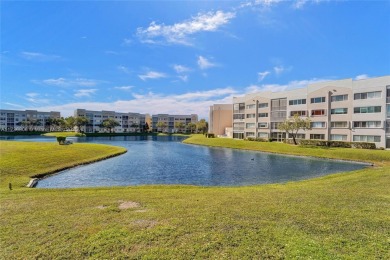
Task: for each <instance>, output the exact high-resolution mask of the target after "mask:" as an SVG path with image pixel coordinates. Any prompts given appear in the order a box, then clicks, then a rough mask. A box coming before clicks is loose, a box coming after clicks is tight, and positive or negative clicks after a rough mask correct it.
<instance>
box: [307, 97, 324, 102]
mask: <svg viewBox="0 0 390 260" xmlns="http://www.w3.org/2000/svg"><path fill="white" fill-rule="evenodd" d="M324 102H325V97H315V98H311V99H310V103H324Z"/></svg>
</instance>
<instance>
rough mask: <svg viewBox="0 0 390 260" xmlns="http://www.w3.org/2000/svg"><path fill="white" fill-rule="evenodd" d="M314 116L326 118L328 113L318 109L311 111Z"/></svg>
mask: <svg viewBox="0 0 390 260" xmlns="http://www.w3.org/2000/svg"><path fill="white" fill-rule="evenodd" d="M311 115H312V116H325V115H326V112H325V109H316V110H312V111H311Z"/></svg>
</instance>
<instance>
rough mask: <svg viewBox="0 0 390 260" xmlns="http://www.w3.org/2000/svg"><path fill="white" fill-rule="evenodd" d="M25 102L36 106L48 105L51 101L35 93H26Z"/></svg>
mask: <svg viewBox="0 0 390 260" xmlns="http://www.w3.org/2000/svg"><path fill="white" fill-rule="evenodd" d="M25 100H27V101H28V102H31V103H34V104H48V103H50V100H49V99H47V98H42V97H40V94H38V93H34V92H30V93H26V97H25Z"/></svg>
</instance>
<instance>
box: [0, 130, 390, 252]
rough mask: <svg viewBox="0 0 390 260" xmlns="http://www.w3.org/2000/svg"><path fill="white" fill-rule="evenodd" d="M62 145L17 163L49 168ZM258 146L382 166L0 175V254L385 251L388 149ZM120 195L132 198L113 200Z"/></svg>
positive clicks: (11, 152)
mask: <svg viewBox="0 0 390 260" xmlns="http://www.w3.org/2000/svg"><path fill="white" fill-rule="evenodd" d="M187 140H188V139H187ZM188 141H190V142H193V143H194V142H195V141H196V142H202V144H203V145H214V146H217V145H218V146H223V145H226V146H228V145H230V146H233V144H235V146H236V147H235V148H241V149H242V148H248V149H255V148H254V147H252V146H250V147H246V145H254V144H256V142H245V141H237V140H230V141H227V140H225V139H218V138H216V139H206V138H204V137H202V136H194V137H193V138H190V139H189V140H188ZM188 141H187V142H188ZM230 142H232V143H230ZM234 142H236V143H234ZM4 143H11V142H0V148H1V150H0V152H1V153H0V155H1V156H0V159H1V160H2V158H3V155H4V153H7V154H8V156H9V158H14V157H19V156H23V154H22V152H21V150H22V149H19V148H17V146H13V147H8V148H7V149H3V148H4V147H5V146H4V145H3V144H4ZM12 143H13V142H12ZM39 145H41V144H39ZM257 145H260V144H259V143H257ZM69 147H76V144H74V145H70V146H65V147H63V146H60V145H58V144H55V146H54V147H53V149H59V150H51V152H49V153H48V154H46V155H45V156H46V159H45V162H47V163H48V164H46V163H44V164H43V165H41V164H42V161H40V160H38V161H35V160H27V161H23V164H26V167H27V168H29V169H36V168H39V169H38V172H45V171H46V172H47V171H48V169H47V168H46V167H49V166H50V165H49V164H50V161H51V160H58V158H57V156H56V154H57V153H58V152H63V150H62V148H69ZM256 147H257V148H256V149H257V150H261V149H265V150H268V151H273V152H280V151H281V152H285V153H287V152H288V150H289V149H290V150H291V151H292V152H293V153H298V152H306V155H308V154H317V153H318V151H320V152H325V153H326V154H323V156H326V155H330V154H331V153H330V152H329V151H335V152H336V153H337V152H338V151H337V150H338V149H340V150H342V151H345V152H346V154H347V155H346V156H345V157H348V155H351V156H352V158H349V159H356V158H358V157H361V158H363V159H364V157H365V156H364V155H365V154H366V153H368V157H367V160H369V161H371V162H374V163H375V164H377V165H382V167H374V168H369V169H364V170H359V171H354V172H349V173H342V174H334V175H329V176H325V177H321V178H317V179H311V180H306V181H300V182H291V183H286V184H273V185H259V186H252V187H230V188H228V187H226V188H222V187H208V188H204V187H190V186H145V187H110V188H88V189H27V188H22V187H16V188H15V189H13V190H8V187H6V184H7V182H6V181H3V180H2V181H1V182H0V184H1V187H2V188H1V189H0V204H1V212H0V214H1V217H0V248H1V250H0V258H1V259H26V258H27V259H28V258H34V259H35V258H44V259H55V258H66V259H85V258H92V259H108V258H109V259H112V258H117V259H122V258H132V259H135V258H148V259H194V258H195V259H205V258H214V259H220V258H231V259H267V258H276V259H283V258H293V259H296V258H301V259H307V258H312V259H343V258H348V259H364V258H368V259H371V258H378V259H389V258H390V244H389V241H388V239H389V237H388V235H389V233H390V219H389V216H390V207H388V205H389V204H390V190H389V189H388V185H389V183H390V160H389V159H388V157H387V154H388V153H389V151H368V150H358V149H355V150H353V151H352V149H341V148H338V149H334V148H329V149H324V148H299V147H296V148H297V149H298V150H294V149H295V146H291V145H286V144H278V143H267V145H266V146H260V147H259V146H256ZM293 148H294V149H293ZM50 149H51V148H50ZM350 150H351V151H350ZM27 151H31V152H33V153H37V151H36V150H31V147H25V149H24V153H26V152H27ZM355 151H356V154H355ZM102 152H103V151H100V153H102ZM376 152H379V153H376ZM359 153H360V155H359ZM64 154H65V153H64ZM72 158H74V160H75V161H78V160H79V159H80V160H81V158H78V157H72ZM363 159H362V160H363ZM19 163H20V164H21V163H22V161H19V162H18V163H16V164H15V165H6V166H5V165H4V164H3V161H1V164H0V170H1V177H2V178H3V170H4V168H9V167H10V168H14V167H19V166H18V165H19ZM57 163H59V162H57ZM20 176H29V170H24V169H23V167H21V166H20V167H19V168H15V169H13V170H12V172H9V175H8V177H11V178H19V177H20ZM124 202H128V204H129V205H132V207H130V208H127V209H123V208H122V209H121V208H120V207H119V206H122V203H124Z"/></svg>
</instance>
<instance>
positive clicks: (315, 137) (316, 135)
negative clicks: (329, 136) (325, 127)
mask: <svg viewBox="0 0 390 260" xmlns="http://www.w3.org/2000/svg"><path fill="white" fill-rule="evenodd" d="M310 139H317V140H324V139H325V135H324V134H310Z"/></svg>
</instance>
